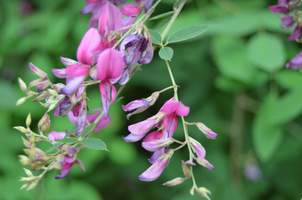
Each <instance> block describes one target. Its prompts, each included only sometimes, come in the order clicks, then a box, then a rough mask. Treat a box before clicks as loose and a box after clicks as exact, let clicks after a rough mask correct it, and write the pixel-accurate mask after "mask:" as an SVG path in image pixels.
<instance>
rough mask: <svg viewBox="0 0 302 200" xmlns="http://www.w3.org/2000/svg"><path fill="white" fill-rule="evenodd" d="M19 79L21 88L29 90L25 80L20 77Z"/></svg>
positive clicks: (25, 90)
mask: <svg viewBox="0 0 302 200" xmlns="http://www.w3.org/2000/svg"><path fill="white" fill-rule="evenodd" d="M18 81H19V85H20V88H21V90H22V91H23V92H27V86H26V84H25V82H24V81H23V80H22V79H21V78H18Z"/></svg>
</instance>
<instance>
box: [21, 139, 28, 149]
mask: <svg viewBox="0 0 302 200" xmlns="http://www.w3.org/2000/svg"><path fill="white" fill-rule="evenodd" d="M21 138H22V141H23V144H24V146H26V147H27V146H29V145H30V144H29V141H28V140H26V139H24V138H23V137H21Z"/></svg>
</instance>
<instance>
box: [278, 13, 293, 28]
mask: <svg viewBox="0 0 302 200" xmlns="http://www.w3.org/2000/svg"><path fill="white" fill-rule="evenodd" d="M281 21H282V23H281V28H284V29H289V28H291V27H292V26H293V25H294V23H295V21H294V18H293V17H292V16H284V17H281Z"/></svg>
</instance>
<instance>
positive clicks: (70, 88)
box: [61, 76, 86, 95]
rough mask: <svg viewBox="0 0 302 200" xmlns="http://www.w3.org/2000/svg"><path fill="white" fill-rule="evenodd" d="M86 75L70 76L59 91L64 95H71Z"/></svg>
mask: <svg viewBox="0 0 302 200" xmlns="http://www.w3.org/2000/svg"><path fill="white" fill-rule="evenodd" d="M85 78H86V76H79V77H76V78H72V79H70V80H69V82H68V83H67V84H66V86H65V87H64V88H62V89H61V92H62V93H63V94H66V95H71V94H73V93H75V92H76V91H77V89H78V88H79V87H80V85H81V84H82V82H83V81H84V80H85Z"/></svg>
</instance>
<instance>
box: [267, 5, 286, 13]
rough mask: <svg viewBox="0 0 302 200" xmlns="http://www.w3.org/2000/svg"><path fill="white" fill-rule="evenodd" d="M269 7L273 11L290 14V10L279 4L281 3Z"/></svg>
mask: <svg viewBox="0 0 302 200" xmlns="http://www.w3.org/2000/svg"><path fill="white" fill-rule="evenodd" d="M268 9H269V10H270V11H271V12H273V13H283V14H288V13H289V12H290V11H289V10H288V9H287V8H286V7H285V6H279V5H275V6H269V7H268Z"/></svg>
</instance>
